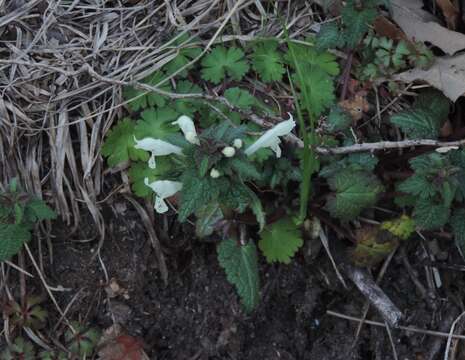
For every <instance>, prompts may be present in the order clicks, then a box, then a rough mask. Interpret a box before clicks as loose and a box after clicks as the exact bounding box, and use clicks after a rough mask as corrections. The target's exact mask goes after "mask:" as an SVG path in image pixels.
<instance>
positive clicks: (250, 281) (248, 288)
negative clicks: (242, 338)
mask: <svg viewBox="0 0 465 360" xmlns="http://www.w3.org/2000/svg"><path fill="white" fill-rule="evenodd" d="M218 261H219V263H220V265H221V267H222V268H223V269H224V270H225V272H226V278H227V279H228V281H229V282H230V283H231V284H233V285H234V286H235V287H236V290H237V293H238V294H239V296H240V298H241V300H242V304H243V305H244V309H245V311H246V312H248V313H250V312H252V311H253V310H254V309H255V307H256V306H257V305H258V303H259V301H260V284H259V277H258V260H257V250H256V247H255V245H254V244H253V242H252V241H250V242H249V243H248V244H247V245H238V244H237V243H236V242H235V241H234V240H230V239H228V240H223V241H222V242H221V243H220V244H219V245H218Z"/></svg>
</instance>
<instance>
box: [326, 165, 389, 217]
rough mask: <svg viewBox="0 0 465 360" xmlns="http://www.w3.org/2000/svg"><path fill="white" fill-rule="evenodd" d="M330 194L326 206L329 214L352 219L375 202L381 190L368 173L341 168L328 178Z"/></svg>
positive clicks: (375, 180) (379, 184) (381, 187)
mask: <svg viewBox="0 0 465 360" xmlns="http://www.w3.org/2000/svg"><path fill="white" fill-rule="evenodd" d="M328 183H329V186H330V188H331V190H333V191H335V192H336V194H335V195H332V196H331V197H330V198H329V199H328V201H327V203H326V208H327V209H328V210H329V212H330V213H331V215H333V216H334V217H337V218H339V219H341V220H344V221H349V220H353V219H354V218H356V217H357V216H358V215H359V214H360V212H361V211H362V210H363V209H364V208H367V207H370V206H373V205H374V204H375V203H376V200H377V198H378V195H379V194H380V193H381V191H382V190H383V186H382V185H381V183H380V182H379V180H378V179H377V178H376V177H375V176H373V175H372V174H370V173H367V172H362V171H351V170H350V169H347V170H343V171H341V172H339V173H337V174H335V175H334V176H333V177H331V178H330V179H329V180H328Z"/></svg>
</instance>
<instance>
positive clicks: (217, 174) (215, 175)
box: [210, 168, 221, 179]
mask: <svg viewBox="0 0 465 360" xmlns="http://www.w3.org/2000/svg"><path fill="white" fill-rule="evenodd" d="M220 175H221V174H220V172H219V171H218V170H216V169H215V168H213V169H211V171H210V176H211V177H212V178H213V179H216V178H219V177H220Z"/></svg>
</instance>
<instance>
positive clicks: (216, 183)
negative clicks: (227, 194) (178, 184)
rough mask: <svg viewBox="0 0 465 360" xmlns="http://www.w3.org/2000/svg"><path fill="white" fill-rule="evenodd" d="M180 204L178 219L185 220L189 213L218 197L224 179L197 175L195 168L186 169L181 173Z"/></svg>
mask: <svg viewBox="0 0 465 360" xmlns="http://www.w3.org/2000/svg"><path fill="white" fill-rule="evenodd" d="M182 184H183V187H182V191H181V206H180V207H179V210H178V219H179V221H181V222H183V221H186V220H187V218H188V217H189V215H191V214H193V213H194V211H195V210H196V209H198V208H201V207H202V206H204V205H207V204H209V203H210V202H212V201H215V200H216V199H218V196H219V194H220V190H221V188H222V185H224V179H222V178H218V179H213V178H212V177H210V176H205V177H203V178H199V177H198V170H197V169H188V170H186V171H185V172H184V174H183V175H182Z"/></svg>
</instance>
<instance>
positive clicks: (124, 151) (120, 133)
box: [102, 118, 149, 166]
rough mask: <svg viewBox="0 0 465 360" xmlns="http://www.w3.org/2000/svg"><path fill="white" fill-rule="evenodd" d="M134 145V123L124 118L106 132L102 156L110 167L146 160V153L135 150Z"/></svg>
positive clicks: (147, 156)
mask: <svg viewBox="0 0 465 360" xmlns="http://www.w3.org/2000/svg"><path fill="white" fill-rule="evenodd" d="M135 144H136V142H135V141H134V123H133V122H132V121H131V119H128V118H124V119H123V120H121V121H120V122H118V123H117V124H116V126H114V127H113V128H112V129H111V130H110V131H109V132H108V135H107V138H106V140H105V143H104V144H103V146H102V154H103V155H104V156H106V157H107V161H108V164H109V165H110V166H116V165H118V164H121V163H123V162H125V161H128V160H129V159H131V160H143V161H146V160H148V158H149V155H148V154H147V152H145V151H143V150H139V149H135V148H134V145H135Z"/></svg>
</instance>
